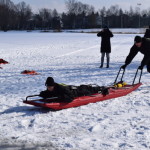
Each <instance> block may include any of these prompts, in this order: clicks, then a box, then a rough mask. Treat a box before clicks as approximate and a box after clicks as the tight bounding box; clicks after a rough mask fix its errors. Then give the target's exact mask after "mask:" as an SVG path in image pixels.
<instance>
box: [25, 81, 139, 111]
mask: <svg viewBox="0 0 150 150" xmlns="http://www.w3.org/2000/svg"><path fill="white" fill-rule="evenodd" d="M140 85H142V83H137V84H134V85H126V86H124V87H122V88H110V89H109V94H108V95H102V94H98V93H96V94H93V95H91V96H82V97H78V98H75V99H74V100H73V101H72V102H70V103H60V102H54V101H55V99H49V100H48V99H47V100H46V99H37V100H27V99H28V98H29V97H33V96H28V97H27V98H26V100H25V101H23V103H26V104H30V105H34V106H38V107H45V108H50V109H53V110H61V109H66V108H71V107H78V106H82V105H87V104H89V103H96V102H99V101H104V100H108V99H112V98H116V97H121V96H125V95H127V94H129V93H131V92H132V91H134V90H136V89H137V88H138V87H139V86H140ZM36 96H37V95H36ZM52 101H53V102H52Z"/></svg>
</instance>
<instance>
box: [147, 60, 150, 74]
mask: <svg viewBox="0 0 150 150" xmlns="http://www.w3.org/2000/svg"><path fill="white" fill-rule="evenodd" d="M146 67H147V71H148V72H149V73H150V61H149V62H148V64H147V66H146Z"/></svg>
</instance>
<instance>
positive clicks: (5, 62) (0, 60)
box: [0, 59, 8, 64]
mask: <svg viewBox="0 0 150 150" xmlns="http://www.w3.org/2000/svg"><path fill="white" fill-rule="evenodd" d="M0 64H8V62H7V61H6V60H4V59H0Z"/></svg>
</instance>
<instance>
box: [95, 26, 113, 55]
mask: <svg viewBox="0 0 150 150" xmlns="http://www.w3.org/2000/svg"><path fill="white" fill-rule="evenodd" d="M97 36H98V37H101V38H102V40H101V52H106V53H111V44H110V38H111V37H113V34H112V32H111V31H110V30H109V29H104V30H102V31H101V32H99V33H98V34H97Z"/></svg>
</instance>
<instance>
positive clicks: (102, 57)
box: [100, 52, 105, 68]
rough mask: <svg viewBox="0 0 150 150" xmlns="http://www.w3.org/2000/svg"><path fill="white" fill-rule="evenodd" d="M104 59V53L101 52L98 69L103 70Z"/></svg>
mask: <svg viewBox="0 0 150 150" xmlns="http://www.w3.org/2000/svg"><path fill="white" fill-rule="evenodd" d="M104 57H105V53H104V52H102V53H101V65H100V68H103V64H104Z"/></svg>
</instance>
